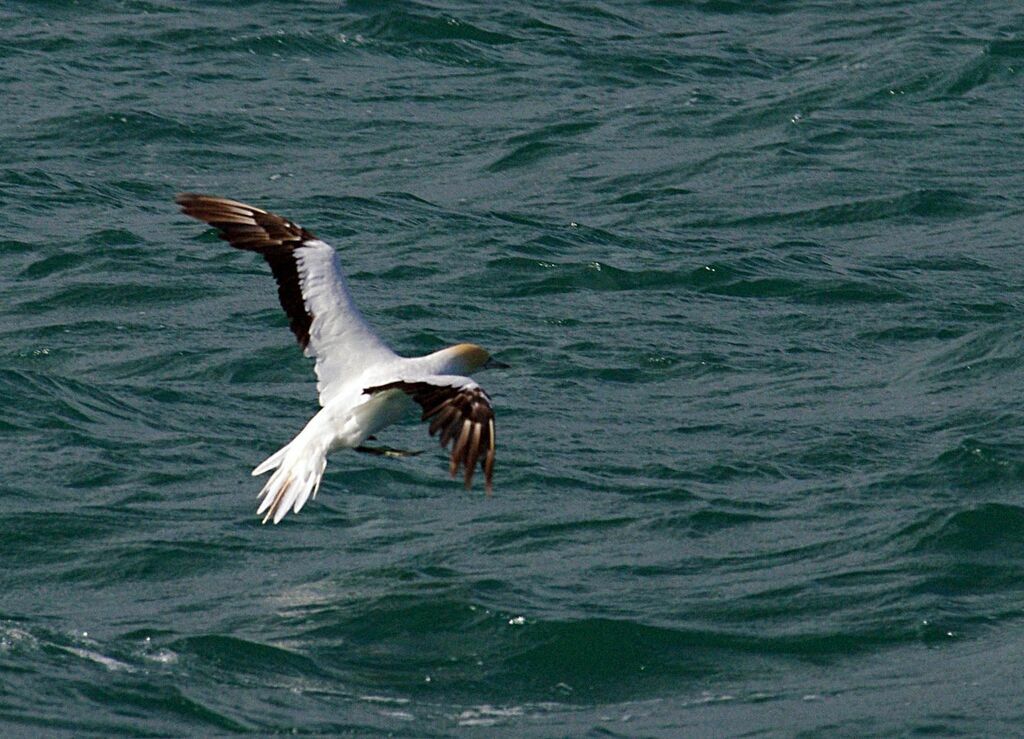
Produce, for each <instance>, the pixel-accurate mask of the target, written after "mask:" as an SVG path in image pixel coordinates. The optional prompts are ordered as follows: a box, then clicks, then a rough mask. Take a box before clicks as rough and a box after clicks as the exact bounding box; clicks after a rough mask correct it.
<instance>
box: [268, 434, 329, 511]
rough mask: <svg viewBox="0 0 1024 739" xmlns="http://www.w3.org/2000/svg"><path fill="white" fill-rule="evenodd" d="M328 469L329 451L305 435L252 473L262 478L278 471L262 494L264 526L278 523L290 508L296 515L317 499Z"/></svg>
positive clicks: (278, 451) (271, 456) (277, 452)
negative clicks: (265, 474) (270, 522)
mask: <svg viewBox="0 0 1024 739" xmlns="http://www.w3.org/2000/svg"><path fill="white" fill-rule="evenodd" d="M326 466H327V451H326V450H325V449H324V448H323V446H322V445H320V444H317V443H315V441H312V440H307V439H304V438H303V434H299V435H298V436H296V437H295V438H294V439H292V441H291V443H289V444H287V445H286V446H283V447H281V448H280V449H278V450H277V451H276V452H274V453H273V454H271V455H270V456H269V457H267V458H266V459H265V460H263V461H262V462H261V463H260V464H259V465H258V466H257V467H256V469H254V470H253V471H252V474H253V475H261V474H263V473H264V472H268V471H270V470H274V469H275V468H276V471H275V472H274V474H272V475H271V476H270V479H269V480H267V484H266V485H264V486H263V490H261V491H260V495H259V500H260V506H259V508H257V509H256V515H262V516H263V523H266V522H267V521H270V520H273V521H274V523H278V522H280V520H281V519H282V518H284V517H285V514H287V513H288V509H289V508H291V509H292V511H293V512H294V513H298V512H299V511H301V510H302V506H304V505H305V504H306V501H307V500H309V499H310V498H315V497H316V491H317V490H318V489H319V488H320V479H321V478H322V477H323V474H324V468H325V467H326Z"/></svg>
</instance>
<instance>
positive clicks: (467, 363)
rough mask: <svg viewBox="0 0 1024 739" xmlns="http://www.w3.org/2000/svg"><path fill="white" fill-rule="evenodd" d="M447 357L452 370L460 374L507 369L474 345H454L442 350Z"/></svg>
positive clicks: (485, 351)
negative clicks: (481, 370)
mask: <svg viewBox="0 0 1024 739" xmlns="http://www.w3.org/2000/svg"><path fill="white" fill-rule="evenodd" d="M443 351H444V352H445V353H446V354H447V355H448V360H449V361H450V362H451V364H452V369H453V370H457V371H460V372H466V373H467V374H468V373H470V372H476V371H477V370H480V369H499V368H505V367H508V365H507V364H504V363H502V362H499V361H498V360H497V359H495V358H494V357H492V356H491V354H490V352H488V351H487V350H486V349H484V348H483V347H482V346H477V345H476V344H456V345H455V346H450V347H448V348H447V349H444V350H443Z"/></svg>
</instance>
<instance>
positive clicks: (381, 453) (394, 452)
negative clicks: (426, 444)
mask: <svg viewBox="0 0 1024 739" xmlns="http://www.w3.org/2000/svg"><path fill="white" fill-rule="evenodd" d="M354 449H355V450H356V451H357V452H362V453H363V454H372V455H374V456H376V457H415V456H417V455H419V454H423V450H422V449H420V450H417V451H408V450H406V449H392V448H391V447H389V446H363V445H360V446H357V447H354Z"/></svg>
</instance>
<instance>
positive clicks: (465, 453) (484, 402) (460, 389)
mask: <svg viewBox="0 0 1024 739" xmlns="http://www.w3.org/2000/svg"><path fill="white" fill-rule="evenodd" d="M389 390H400V391H402V392H404V393H405V394H406V395H408V396H410V397H411V398H412V399H413V400H414V401H416V402H417V403H418V404H419V405H420V407H421V408H423V415H422V417H421V420H423V421H430V429H429V430H430V435H431V436H433V435H434V434H436V433H438V432H440V433H441V437H440V438H441V446H443V447H446V446H448V443H449V442H451V443H452V451H451V463H450V464H449V467H448V471H449V472H450V473H451V475H452V477H455V475H456V474H457V473H458V471H459V467H462V468H463V469H464V471H465V475H464V477H465V483H466V488H467V489H469V488H470V487H471V486H472V484H473V473H474V472H475V471H476V465H477V462H479V463H480V466H481V468H482V469H483V471H484V480H485V485H486V488H487V491H488V492H490V491H491V480H492V478H493V476H494V409H493V408H492V407H491V399H490V398H489V397H488V395H487V393H485V392H484V390H483V388H481V387H480V386H479V385H477V384H476V383H475V382H473V381H472V380H470V379H469V378H468V377H459V376H457V375H433V376H430V377H425V378H422V379H419V380H398V381H396V382H388V383H385V384H383V385H377V386H375V387H368V388H366V389H365V390H363V392H364V393H366V394H367V395H374V394H376V393H382V392H387V391H389Z"/></svg>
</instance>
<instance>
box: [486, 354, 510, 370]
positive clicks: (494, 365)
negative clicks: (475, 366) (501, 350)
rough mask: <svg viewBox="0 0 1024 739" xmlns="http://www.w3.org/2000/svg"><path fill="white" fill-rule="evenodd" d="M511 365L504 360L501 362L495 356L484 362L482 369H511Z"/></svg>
mask: <svg viewBox="0 0 1024 739" xmlns="http://www.w3.org/2000/svg"><path fill="white" fill-rule="evenodd" d="M510 366H511V365H508V364H505V363H504V362H499V361H498V360H497V359H495V358H494V357H491V358H489V359H488V360H487V361H486V362H484V364H483V366H482V367H481V368H480V369H509V367H510Z"/></svg>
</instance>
